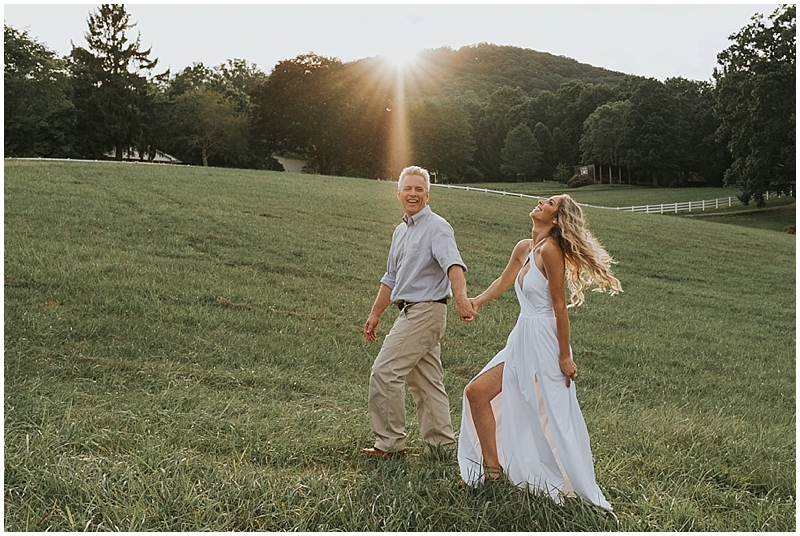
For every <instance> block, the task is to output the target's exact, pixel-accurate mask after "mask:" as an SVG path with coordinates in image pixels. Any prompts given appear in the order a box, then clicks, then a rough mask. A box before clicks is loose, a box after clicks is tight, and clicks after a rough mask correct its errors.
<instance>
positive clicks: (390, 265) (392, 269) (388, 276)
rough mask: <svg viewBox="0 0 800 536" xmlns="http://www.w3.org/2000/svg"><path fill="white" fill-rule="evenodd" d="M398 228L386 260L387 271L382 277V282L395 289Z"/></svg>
mask: <svg viewBox="0 0 800 536" xmlns="http://www.w3.org/2000/svg"><path fill="white" fill-rule="evenodd" d="M397 234H398V229H395V232H394V235H393V236H392V245H391V247H389V258H388V259H387V260H386V273H385V274H383V277H382V278H381V283H383V284H384V285H386V286H387V287H389V288H390V289H394V287H395V285H396V284H397V255H396V252H395V248H396V247H397V244H396V243H395V242H396V240H397Z"/></svg>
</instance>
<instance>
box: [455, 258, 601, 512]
mask: <svg viewBox="0 0 800 536" xmlns="http://www.w3.org/2000/svg"><path fill="white" fill-rule="evenodd" d="M537 246H538V244H537ZM535 249H536V246H534V248H533V249H532V250H531V253H530V254H529V255H528V258H527V260H526V264H527V263H530V268H529V269H528V271H527V273H526V274H525V275H524V276H523V280H522V284H521V285H520V281H519V279H520V278H519V275H518V276H517V278H516V281H515V282H514V288H515V289H516V291H517V298H518V300H519V303H520V307H521V310H520V315H519V319H518V320H517V324H516V326H514V329H513V330H512V331H511V334H510V335H509V336H508V342H507V343H506V347H505V348H503V349H502V350H501V351H500V352H499V353H498V354H497V355H496V356H495V357H494V359H492V360H491V361H490V362H489V363H488V364H487V365H486V366H485V367H484V368H483V370H482V371H481V372H480V374H482V373H484V372H486V371H487V370H489V369H491V368H493V367H495V366H496V365H498V364H500V363H503V362H505V366H504V368H503V390H502V392H501V393H500V394H499V395H497V396H496V397H495V398H494V399H493V400H492V410H493V412H494V415H495V420H496V422H497V452H498V455H499V458H500V465H501V466H502V468H503V471H504V472H505V474H506V476H507V477H508V479H509V480H510V481H511V482H512V483H513V484H514V485H516V486H519V487H522V488H527V489H528V490H529V491H531V492H536V491H543V492H545V493H547V494H548V495H550V497H552V498H553V499H554V500H555V501H557V502H558V503H561V502H562V497H564V496H575V495H577V496H579V497H581V498H583V499H584V500H585V501H587V502H588V503H590V504H593V505H596V506H598V507H600V508H603V509H605V510H612V508H611V505H610V504H609V503H608V501H607V500H606V498H605V496H604V495H603V492H602V491H600V488H599V487H598V486H597V483H596V482H595V479H594V465H593V461H592V451H591V449H590V447H589V433H588V431H587V430H586V423H585V422H584V420H583V415H582V414H581V410H580V407H579V406H578V399H577V397H576V395H575V382H571V384H570V387H569V388H567V386H566V377H565V376H564V373H563V372H561V368H560V367H559V364H558V338H557V334H556V318H555V314H554V312H553V304H552V300H551V297H550V288H549V284H548V282H547V279H546V278H545V277H544V275H543V274H542V272H541V271H540V270H539V268H538V267H537V266H536V263H535V262H534V257H535V253H534V252H535ZM523 268H524V267H523ZM570 351H572V350H571V349H570ZM480 374H479V375H480ZM463 402H464V409H463V414H462V417H461V433H460V435H459V439H458V465H459V468H460V469H461V478H462V479H463V480H464V482H466V483H467V484H468V485H470V486H475V485H477V484H480V483H481V482H483V479H484V475H483V464H482V460H483V457H482V454H481V445H480V443H479V442H478V436H477V433H476V432H475V425H474V424H473V422H472V413H471V411H470V407H469V402H468V401H467V397H466V395H464V398H463Z"/></svg>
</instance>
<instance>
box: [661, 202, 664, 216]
mask: <svg viewBox="0 0 800 536" xmlns="http://www.w3.org/2000/svg"><path fill="white" fill-rule="evenodd" d="M661 214H664V203H661Z"/></svg>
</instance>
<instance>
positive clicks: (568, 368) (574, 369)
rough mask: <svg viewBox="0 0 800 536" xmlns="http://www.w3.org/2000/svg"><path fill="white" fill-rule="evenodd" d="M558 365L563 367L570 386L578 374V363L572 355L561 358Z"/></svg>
mask: <svg viewBox="0 0 800 536" xmlns="http://www.w3.org/2000/svg"><path fill="white" fill-rule="evenodd" d="M558 365H559V366H560V367H561V372H563V373H564V376H566V377H567V387H569V385H570V383H571V382H574V381H575V376H577V375H578V365H576V364H575V361H573V360H572V358H571V357H568V358H566V359H559V360H558Z"/></svg>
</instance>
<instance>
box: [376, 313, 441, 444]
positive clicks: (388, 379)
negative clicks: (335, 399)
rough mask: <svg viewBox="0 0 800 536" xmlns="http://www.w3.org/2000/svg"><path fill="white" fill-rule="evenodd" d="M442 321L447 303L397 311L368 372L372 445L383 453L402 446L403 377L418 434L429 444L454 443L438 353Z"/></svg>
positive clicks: (403, 434)
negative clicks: (416, 421) (395, 317)
mask: <svg viewBox="0 0 800 536" xmlns="http://www.w3.org/2000/svg"><path fill="white" fill-rule="evenodd" d="M446 325H447V305H445V304H444V303H436V302H422V303H417V304H414V305H413V306H411V307H408V308H406V310H405V311H402V312H401V313H400V315H399V316H398V317H397V320H396V321H395V323H394V326H392V329H391V331H389V334H388V335H387V336H386V339H384V341H383V346H382V347H381V351H380V352H379V353H378V357H376V358H375V364H374V365H372V373H371V374H370V377H369V418H370V423H371V424H372V431H373V432H374V433H375V447H376V448H379V449H381V450H383V451H385V452H397V451H398V450H403V449H404V448H405V442H406V434H405V426H406V407H405V386H404V383H403V379H404V378H405V383H408V388H409V389H410V390H411V394H412V396H413V397H414V402H416V404H417V415H418V418H419V430H420V435H422V439H423V440H424V441H425V442H426V443H427V444H428V445H430V446H433V447H443V448H448V447H451V446H453V445H455V437H454V435H453V425H452V423H451V422H450V401H449V399H448V398H447V393H446V392H445V390H444V383H442V378H443V376H444V373H443V371H442V362H441V360H440V357H439V356H440V348H441V347H440V345H439V341H440V340H441V338H442V334H444V329H445V326H446Z"/></svg>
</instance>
